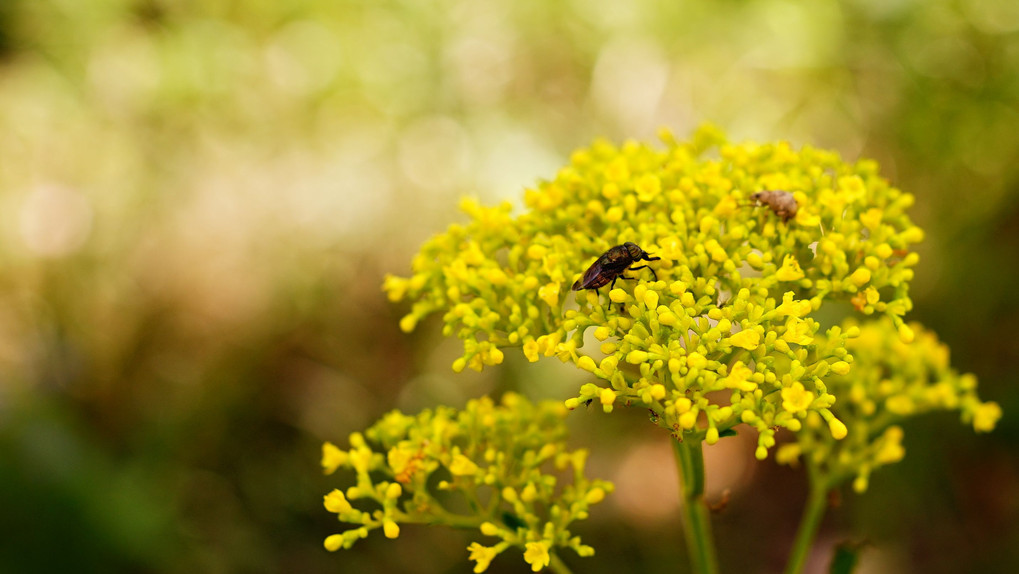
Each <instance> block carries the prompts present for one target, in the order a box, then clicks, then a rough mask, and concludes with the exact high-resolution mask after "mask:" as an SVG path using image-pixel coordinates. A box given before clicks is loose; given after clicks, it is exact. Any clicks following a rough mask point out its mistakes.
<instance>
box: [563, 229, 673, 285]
mask: <svg viewBox="0 0 1019 574" xmlns="http://www.w3.org/2000/svg"><path fill="white" fill-rule="evenodd" d="M659 259H661V257H651V256H649V255H648V254H647V252H646V251H644V250H643V249H641V248H640V247H638V246H637V244H636V243H632V242H630V241H627V242H626V243H624V244H622V245H616V246H615V247H613V248H611V249H609V250H608V251H606V252H605V253H602V254H601V257H599V258H598V260H597V261H595V262H594V263H592V264H591V266H590V267H588V268H587V271H585V272H584V276H583V277H582V278H581V279H579V280H578V281H577V282H576V283H574V284H573V290H574V291H580V290H581V289H598V288H600V287H603V286H604V285H605V284H606V283H608V282H610V281H611V282H612V285H610V286H609V289H611V288H612V287H615V285H616V279H619V278H620V277H622V278H623V279H635V278H634V277H623V273H626V272H627V271H636V270H638V269H644V268H647V269H648V270H649V271H651V274H652V275H654V276H655V280H656V281H657V280H658V274H656V273H655V270H654V269H651V268H650V267H648V266H647V265H641V266H640V267H630V265H633V264H634V263H637V262H638V261H658V260H659Z"/></svg>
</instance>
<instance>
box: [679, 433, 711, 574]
mask: <svg viewBox="0 0 1019 574" xmlns="http://www.w3.org/2000/svg"><path fill="white" fill-rule="evenodd" d="M672 448H673V450H674V451H675V452H676V466H677V467H678V469H679V476H680V480H681V481H682V488H681V489H680V493H681V494H682V496H683V532H684V535H685V537H686V548H687V551H688V552H689V553H690V565H691V566H692V568H693V572H694V573H695V574H717V572H718V558H717V557H716V556H715V542H714V539H713V538H712V536H711V511H710V510H709V509H708V505H707V502H705V500H704V453H703V451H702V448H701V441H699V440H686V441H678V440H674V441H672Z"/></svg>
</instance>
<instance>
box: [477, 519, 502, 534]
mask: <svg viewBox="0 0 1019 574" xmlns="http://www.w3.org/2000/svg"><path fill="white" fill-rule="evenodd" d="M480 530H481V533H482V534H484V535H485V536H495V535H496V534H498V533H499V527H498V526H496V525H494V524H492V523H491V522H482V523H481V528H480Z"/></svg>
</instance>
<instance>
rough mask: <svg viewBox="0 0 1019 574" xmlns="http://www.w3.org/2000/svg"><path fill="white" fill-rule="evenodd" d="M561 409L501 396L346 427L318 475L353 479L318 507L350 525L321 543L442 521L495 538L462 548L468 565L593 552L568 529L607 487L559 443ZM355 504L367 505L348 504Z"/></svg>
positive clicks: (332, 546) (540, 562)
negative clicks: (445, 501)
mask: <svg viewBox="0 0 1019 574" xmlns="http://www.w3.org/2000/svg"><path fill="white" fill-rule="evenodd" d="M567 413H568V411H567V409H566V408H565V407H563V406H562V404H561V403H557V402H553V401H547V402H543V403H539V404H532V403H530V402H529V401H527V400H526V399H524V398H523V397H521V396H519V395H516V394H512V393H510V394H507V395H505V396H504V397H503V398H502V401H501V404H498V405H497V404H495V403H494V402H493V401H492V400H491V399H489V398H487V397H486V398H482V399H478V400H473V401H470V402H469V403H468V404H467V406H466V407H465V408H464V409H463V410H456V409H452V408H449V407H439V408H437V409H435V410H425V411H423V412H421V413H420V414H418V415H416V416H410V415H405V414H403V413H400V412H399V411H393V412H391V413H389V414H387V415H386V416H385V417H383V418H382V419H381V420H379V421H378V422H377V423H376V424H375V425H374V426H372V427H371V428H369V429H368V430H367V431H365V432H364V433H363V434H362V433H353V434H351V436H350V448H349V449H347V450H343V449H340V448H339V447H337V446H336V445H334V444H332V443H325V445H323V448H322V467H323V469H324V470H325V472H326V474H332V473H334V472H336V470H337V469H341V468H343V469H348V470H352V471H353V473H354V474H355V476H356V484H355V485H354V486H351V487H349V488H347V489H346V490H345V491H344V490H340V489H335V490H333V491H332V492H330V493H329V494H327V495H326V496H325V499H324V505H325V508H326V509H327V510H328V511H330V512H334V513H336V514H337V515H338V517H339V519H340V521H342V522H346V523H351V524H355V525H358V526H357V527H356V528H351V529H349V530H347V531H345V532H343V533H341V534H334V535H332V536H329V537H328V538H326V540H325V547H326V548H327V549H328V550H330V551H332V550H337V549H339V548H350V546H351V545H353V544H354V543H355V542H356V541H357V540H359V539H361V538H364V537H366V536H368V534H369V532H370V531H372V530H375V529H378V528H381V529H382V531H383V533H384V535H385V536H386V537H387V538H396V537H397V536H399V534H400V525H401V524H445V525H448V526H453V527H460V528H476V529H478V530H479V531H480V532H481V534H483V535H484V536H486V537H491V538H496V539H498V542H497V543H495V544H494V545H492V546H483V545H481V544H480V543H477V542H476V543H473V544H471V546H470V547H469V548H468V550H469V551H470V558H471V560H473V561H475V563H476V565H475V569H474V571H475V572H483V571H485V569H486V568H487V567H488V565H489V563H490V562H491V560H492V559H493V558H494V557H495V556H496V555H498V554H499V553H501V552H502V551H504V550H506V549H507V548H510V547H517V548H519V549H521V550H522V551H523V556H524V560H525V561H526V562H527V563H528V564H530V565H531V566H532V568H534V571H536V572H537V571H538V570H540V569H541V568H543V567H544V566H546V565H548V563H549V560H550V559H551V553H553V552H554V551H555V549H556V548H571V549H573V550H574V551H575V552H577V553H578V554H579V555H581V556H590V555H592V554H593V553H594V550H593V549H591V547H589V546H585V545H584V544H582V543H581V541H580V538H579V537H576V536H573V535H572V534H571V533H570V531H569V527H570V525H571V524H572V523H573V521H575V520H583V519H585V518H587V515H588V514H587V513H588V509H589V507H590V506H591V505H594V504H597V503H598V502H601V500H602V499H604V497H605V495H606V493H608V492H611V491H612V488H613V487H612V484H611V483H608V482H606V481H603V480H591V479H588V478H586V477H585V474H584V466H585V463H586V460H587V452H586V451H584V450H575V451H570V450H568V449H567V448H566V443H565V439H566V430H565V426H564V425H563V419H564V418H565V416H566V414H567ZM434 489H437V490H440V491H448V492H454V493H457V494H459V495H460V496H461V497H462V498H463V499H464V500H466V501H467V503H468V505H469V506H470V507H471V509H472V513H470V514H466V515H462V514H457V513H454V512H452V511H451V510H449V509H447V508H445V507H444V506H443V505H442V503H441V501H440V499H439V498H438V497H436V494H437V493H436V492H434V491H433V490H434ZM447 498H448V497H447ZM360 501H371V502H372V503H373V504H372V505H373V506H375V507H376V509H375V510H372V511H368V510H361V509H358V508H356V507H355V504H356V503H358V502H360Z"/></svg>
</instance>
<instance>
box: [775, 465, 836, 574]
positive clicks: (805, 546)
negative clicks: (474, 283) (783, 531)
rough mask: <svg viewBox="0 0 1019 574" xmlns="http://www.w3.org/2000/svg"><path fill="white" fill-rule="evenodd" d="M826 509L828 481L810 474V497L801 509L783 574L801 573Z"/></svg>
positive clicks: (814, 473)
mask: <svg viewBox="0 0 1019 574" xmlns="http://www.w3.org/2000/svg"><path fill="white" fill-rule="evenodd" d="M827 508H828V481H826V480H824V479H822V478H821V477H820V476H818V473H816V472H811V473H810V496H809V497H808V498H807V505H806V507H804V509H803V518H801V519H800V526H799V529H798V530H797V531H796V541H795V542H794V543H793V550H792V553H791V554H790V555H789V563H788V564H787V565H786V569H785V574H800V572H803V565H804V564H805V563H806V561H807V555H808V554H810V549H811V547H813V545H814V538H815V537H816V536H817V531H818V529H819V528H820V526H821V519H822V518H824V512H825V510H827Z"/></svg>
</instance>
